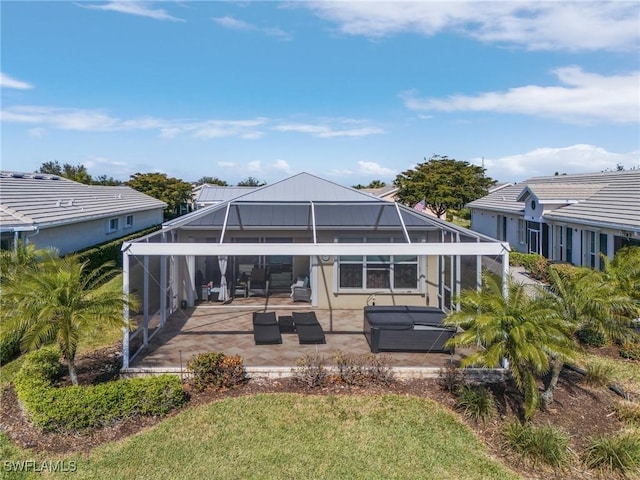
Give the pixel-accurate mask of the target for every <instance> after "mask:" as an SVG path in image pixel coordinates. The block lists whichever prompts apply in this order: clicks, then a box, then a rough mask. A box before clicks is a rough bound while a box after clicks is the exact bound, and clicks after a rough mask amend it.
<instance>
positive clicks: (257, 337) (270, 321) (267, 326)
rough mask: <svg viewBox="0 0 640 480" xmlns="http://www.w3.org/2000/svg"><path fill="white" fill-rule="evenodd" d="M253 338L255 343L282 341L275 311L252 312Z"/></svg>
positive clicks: (271, 343) (268, 343) (273, 343)
mask: <svg viewBox="0 0 640 480" xmlns="http://www.w3.org/2000/svg"><path fill="white" fill-rule="evenodd" d="M253 340H254V341H255V342H256V345H276V344H279V343H282V335H281V334H280V328H279V327H278V320H277V318H276V314H275V312H253Z"/></svg>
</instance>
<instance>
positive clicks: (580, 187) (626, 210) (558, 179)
mask: <svg viewBox="0 0 640 480" xmlns="http://www.w3.org/2000/svg"><path fill="white" fill-rule="evenodd" d="M527 188H528V189H529V191H530V192H534V193H535V194H536V196H538V197H539V198H540V196H542V197H543V198H545V199H546V200H549V201H551V200H567V202H566V203H567V205H564V206H561V207H558V208H557V209H555V210H553V211H551V212H547V213H545V214H544V218H545V219H549V220H561V221H574V222H578V223H583V224H593V225H595V224H597V225H608V226H611V227H613V228H630V229H634V230H635V229H640V207H639V206H640V170H627V171H624V170H623V171H615V172H601V173H591V174H576V175H556V176H552V177H533V178H531V179H528V180H526V181H524V182H522V183H518V184H515V185H512V186H510V187H505V188H503V189H501V190H499V191H497V192H494V193H491V194H489V195H487V196H485V197H482V198H480V199H478V200H475V201H473V202H470V203H469V204H467V206H468V207H469V208H475V209H481V210H491V211H496V212H505V213H523V212H524V203H523V201H522V200H523V197H522V194H523V192H525V191H526V190H525V189H527Z"/></svg>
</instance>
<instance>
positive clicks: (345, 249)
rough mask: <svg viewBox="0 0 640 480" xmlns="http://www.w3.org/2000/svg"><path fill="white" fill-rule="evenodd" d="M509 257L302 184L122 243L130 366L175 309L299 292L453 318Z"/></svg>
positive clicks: (346, 305)
mask: <svg viewBox="0 0 640 480" xmlns="http://www.w3.org/2000/svg"><path fill="white" fill-rule="evenodd" d="M508 252H509V247H508V244H506V243H504V242H499V241H497V240H494V239H492V238H489V237H486V236H484V235H480V234H477V233H475V232H472V231H470V230H467V229H464V228H461V227H458V226H455V225H453V224H450V223H447V222H444V221H442V220H440V219H437V218H435V217H432V216H429V215H425V214H423V213H421V212H418V211H415V210H413V209H411V208H408V207H405V206H402V205H399V204H397V203H392V202H387V201H383V200H381V199H379V198H377V197H374V196H371V195H368V194H366V193H363V192H360V191H358V190H354V189H351V188H347V187H342V186H339V185H336V184H334V183H332V182H329V181H326V180H323V179H320V178H318V177H315V176H312V175H309V174H299V175H296V176H293V177H290V178H288V179H285V180H283V181H281V182H278V183H275V184H272V185H267V186H265V187H262V188H259V189H256V190H255V191H252V192H250V193H247V194H245V195H242V196H240V197H237V198H235V199H233V200H229V201H225V202H220V203H219V204H216V205H211V206H208V207H205V208H203V209H201V210H197V211H195V212H192V213H190V214H188V215H185V216H183V217H180V218H178V219H176V220H174V221H171V222H168V223H165V224H164V225H163V228H162V230H161V231H159V232H156V233H153V234H151V235H148V236H146V237H143V238H141V239H138V240H136V241H132V242H127V243H125V244H124V245H123V253H124V255H123V271H124V285H123V288H124V291H125V292H135V293H136V295H137V296H138V298H139V299H140V302H141V311H140V312H136V313H138V319H139V320H138V321H137V329H136V330H135V331H133V332H125V334H124V346H123V347H124V350H125V352H124V355H123V357H124V365H123V366H124V368H127V367H128V363H129V359H130V358H131V355H130V353H132V354H133V355H135V353H134V352H129V340H130V338H131V337H134V336H138V335H140V336H141V337H142V344H143V346H144V345H146V344H147V342H148V340H149V338H150V332H149V328H148V326H149V319H150V318H151V317H154V316H155V317H158V318H159V319H160V320H159V326H158V329H161V328H162V327H163V326H164V324H165V322H167V319H168V318H169V317H170V315H171V313H173V312H174V311H176V310H178V309H181V308H182V309H185V308H187V309H188V308H191V307H194V306H196V305H200V304H203V303H206V305H207V306H208V307H211V308H216V306H223V305H224V307H225V308H228V307H229V306H230V305H232V306H233V305H238V306H241V305H242V302H243V301H244V299H247V298H249V297H254V296H257V297H265V298H269V297H276V296H278V295H279V296H280V297H281V298H282V297H284V298H288V297H289V295H290V293H291V292H292V285H300V286H304V288H306V289H307V292H308V297H306V298H305V301H307V302H308V305H309V306H310V307H312V308H318V309H329V310H331V309H354V310H358V309H359V310H362V308H363V307H364V306H365V305H367V304H368V303H369V304H370V303H371V302H373V301H375V302H376V304H377V305H427V306H435V307H439V308H441V309H443V310H445V311H447V310H454V309H455V308H456V305H455V303H454V302H455V297H456V294H457V293H459V292H460V291H461V290H462V289H466V288H477V287H478V286H479V285H480V282H481V273H482V271H483V269H485V268H489V269H491V270H493V271H494V272H495V273H497V274H499V275H502V276H503V279H504V278H506V275H507V272H508ZM273 303H274V302H271V304H273ZM276 303H277V300H276ZM125 315H126V318H127V319H129V317H130V315H129V312H125ZM158 329H156V330H155V331H157V330H158Z"/></svg>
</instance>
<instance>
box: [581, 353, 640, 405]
mask: <svg viewBox="0 0 640 480" xmlns="http://www.w3.org/2000/svg"><path fill="white" fill-rule="evenodd" d="M579 360H580V361H579V364H580V365H581V366H584V364H585V363H586V362H588V361H589V360H597V361H598V362H600V363H602V364H604V365H606V366H607V367H608V368H609V369H611V375H612V381H613V383H615V384H617V385H619V386H620V387H621V388H622V389H623V390H625V391H626V392H628V393H632V394H635V395H640V365H639V364H638V362H633V361H631V360H625V359H624V358H622V357H620V358H611V357H605V356H603V355H594V354H583V355H581V356H580V357H579Z"/></svg>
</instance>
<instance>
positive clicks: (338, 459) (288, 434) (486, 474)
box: [0, 394, 519, 480]
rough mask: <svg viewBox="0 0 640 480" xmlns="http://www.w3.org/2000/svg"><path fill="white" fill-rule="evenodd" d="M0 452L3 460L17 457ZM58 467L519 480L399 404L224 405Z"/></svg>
mask: <svg viewBox="0 0 640 480" xmlns="http://www.w3.org/2000/svg"><path fill="white" fill-rule="evenodd" d="M1 446H2V441H1V438H0V447H1ZM8 450H9V451H7V449H5V451H4V452H3V453H4V454H5V455H7V456H5V455H3V458H9V459H10V460H11V459H15V458H16V455H18V456H20V453H16V451H15V449H13V450H12V449H8ZM28 458H33V455H29V456H28ZM37 458H38V459H40V458H42V459H43V460H44V459H45V458H43V457H41V456H37ZM46 460H49V461H55V460H62V459H54V458H46ZM64 460H65V461H67V462H70V461H73V462H76V463H77V472H75V473H73V474H68V476H69V477H72V478H95V479H105V478H108V479H110V480H116V479H131V478H136V479H154V480H155V479H158V478H176V479H178V478H185V479H187V478H188V479H200V478H202V479H216V478H221V479H248V478H295V479H306V478H308V479H322V478H326V479H340V478H345V479H358V478H362V479H375V478H380V479H394V478H397V479H412V478H414V479H430V478H433V479H438V480H447V479H460V478H465V479H517V478H519V477H518V476H517V475H516V474H515V473H513V472H511V471H509V470H507V469H506V468H505V467H503V466H502V465H500V464H498V463H497V462H496V461H494V460H491V459H490V458H489V457H488V455H487V452H486V449H485V447H484V446H483V445H482V444H481V443H480V442H479V441H478V440H477V439H476V438H475V436H474V435H473V434H472V433H471V431H470V430H469V429H468V428H467V427H466V426H464V425H463V424H462V423H461V422H460V421H458V420H457V418H456V417H455V416H454V415H453V414H451V413H450V412H448V411H446V410H444V409H443V408H441V407H439V406H438V405H437V404H435V403H433V402H431V401H429V400H425V399H420V398H414V397H406V396H399V395H383V396H310V397H304V396H299V395H294V394H262V395H256V396H248V397H240V398H234V399H226V400H223V401H220V402H216V403H213V404H210V405H205V406H202V407H198V408H195V409H188V410H186V411H185V412H183V413H181V414H180V415H177V416H176V417H174V418H171V419H168V420H166V421H163V422H161V423H160V424H159V425H157V426H156V427H155V428H153V429H151V430H149V431H146V432H144V433H142V434H140V435H136V436H133V437H130V438H128V439H126V440H123V441H121V442H118V443H111V444H107V445H104V446H102V447H100V448H98V449H96V450H94V451H93V452H92V454H91V455H90V456H89V458H82V457H80V456H73V457H65V458H64ZM5 475H6V472H5ZM54 476H55V478H59V477H61V476H64V475H61V474H59V473H58V474H55V475H54V474H51V477H54ZM9 478H13V477H9ZM15 478H21V477H15ZM45 478H47V477H46V475H45Z"/></svg>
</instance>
